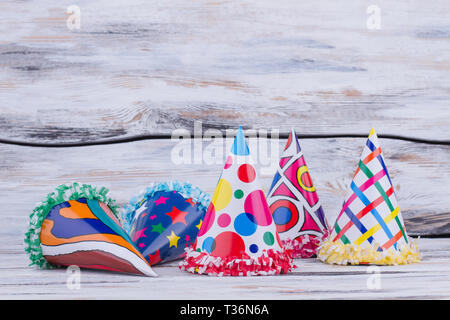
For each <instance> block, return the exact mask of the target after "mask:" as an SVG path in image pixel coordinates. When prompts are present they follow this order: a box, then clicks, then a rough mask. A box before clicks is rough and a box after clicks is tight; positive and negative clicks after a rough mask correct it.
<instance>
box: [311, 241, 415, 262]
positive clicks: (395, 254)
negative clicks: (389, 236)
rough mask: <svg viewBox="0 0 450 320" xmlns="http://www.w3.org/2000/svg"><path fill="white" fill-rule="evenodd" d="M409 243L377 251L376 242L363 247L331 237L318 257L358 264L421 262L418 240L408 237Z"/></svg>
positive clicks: (321, 247) (325, 260) (322, 245)
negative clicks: (397, 247) (336, 240)
mask: <svg viewBox="0 0 450 320" xmlns="http://www.w3.org/2000/svg"><path fill="white" fill-rule="evenodd" d="M408 240H409V243H408V244H405V245H403V246H401V247H400V248H399V249H400V250H398V251H397V250H395V249H393V248H389V249H388V250H384V251H377V248H378V247H379V246H378V245H376V244H372V245H370V246H366V247H362V246H359V245H356V244H343V243H341V242H333V241H331V240H329V239H327V240H325V241H323V242H322V244H321V245H320V247H319V252H318V254H317V258H318V259H319V260H321V261H323V262H325V263H329V264H341V265H347V264H351V265H357V264H376V265H400V264H410V263H416V262H420V252H419V247H418V246H417V242H416V241H414V240H411V239H408Z"/></svg>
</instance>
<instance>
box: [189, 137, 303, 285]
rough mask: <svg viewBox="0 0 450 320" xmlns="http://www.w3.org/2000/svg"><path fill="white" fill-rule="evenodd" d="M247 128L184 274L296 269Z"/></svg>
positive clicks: (224, 173) (238, 139)
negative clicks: (268, 198)
mask: <svg viewBox="0 0 450 320" xmlns="http://www.w3.org/2000/svg"><path fill="white" fill-rule="evenodd" d="M252 163H253V161H251V158H250V151H249V148H248V145H247V143H246V141H245V137H244V133H243V131H242V128H239V130H238V132H237V135H236V137H235V139H234V143H233V146H232V148H231V152H230V153H229V155H228V157H227V161H226V163H225V166H224V168H223V170H222V174H221V176H220V178H219V181H218V183H217V186H216V190H215V191H214V194H213V197H212V200H211V203H210V205H209V208H208V210H207V212H206V215H205V218H204V219H203V221H202V225H201V228H200V230H199V232H198V237H197V240H196V242H195V244H194V245H193V246H192V247H190V248H187V249H186V257H185V259H184V261H183V262H182V263H180V269H181V270H186V271H188V272H192V273H198V274H209V275H216V276H255V275H274V274H280V273H287V272H288V271H290V270H291V269H292V268H294V267H295V266H294V265H293V261H292V250H290V249H289V248H284V247H283V245H282V243H281V240H280V238H279V236H278V233H277V230H276V226H275V223H274V222H273V219H272V215H271V214H270V211H269V207H268V205H267V201H266V198H265V196H264V192H263V191H262V189H261V187H260V184H259V182H258V175H257V172H256V170H255V167H254V166H253V164H252Z"/></svg>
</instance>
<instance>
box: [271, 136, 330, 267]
mask: <svg viewBox="0 0 450 320" xmlns="http://www.w3.org/2000/svg"><path fill="white" fill-rule="evenodd" d="M267 202H268V204H269V209H270V212H271V213H272V216H273V219H274V221H275V224H276V226H277V231H278V233H279V235H280V238H281V241H282V242H283V243H284V244H285V245H286V244H289V245H292V247H293V257H294V258H310V257H313V256H315V255H316V253H317V248H318V246H319V244H320V242H321V240H323V238H325V237H326V236H327V234H328V229H329V228H328V223H327V221H326V218H325V215H324V213H323V209H322V206H321V204H320V201H319V197H318V196H317V193H316V189H315V187H314V185H313V183H312V180H311V177H310V175H309V170H308V167H307V166H306V162H305V158H304V156H303V152H302V150H301V148H300V144H299V143H298V139H297V135H296V134H295V131H294V129H292V130H291V133H290V134H289V138H288V141H287V143H286V147H285V148H284V151H283V153H282V155H281V158H280V162H279V165H278V167H277V172H276V173H275V176H274V179H273V182H272V186H271V187H270V191H269V194H268V196H267Z"/></svg>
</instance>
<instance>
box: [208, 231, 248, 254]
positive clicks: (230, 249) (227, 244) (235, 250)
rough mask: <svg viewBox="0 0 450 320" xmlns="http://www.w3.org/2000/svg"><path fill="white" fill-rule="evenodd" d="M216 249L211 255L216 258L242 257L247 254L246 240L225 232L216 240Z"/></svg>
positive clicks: (230, 232)
mask: <svg viewBox="0 0 450 320" xmlns="http://www.w3.org/2000/svg"><path fill="white" fill-rule="evenodd" d="M214 240H215V241H216V248H215V249H214V251H213V252H212V253H211V255H213V256H216V257H229V256H241V255H242V254H243V253H244V252H245V243H244V240H242V238H241V237H240V236H239V235H238V234H237V233H235V232H232V231H225V232H222V233H220V234H219V235H218V236H217V237H216V238H215V239H214Z"/></svg>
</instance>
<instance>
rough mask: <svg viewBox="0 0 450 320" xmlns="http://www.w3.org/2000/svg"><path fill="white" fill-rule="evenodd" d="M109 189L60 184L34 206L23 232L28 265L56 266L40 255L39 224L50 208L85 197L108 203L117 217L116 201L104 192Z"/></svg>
mask: <svg viewBox="0 0 450 320" xmlns="http://www.w3.org/2000/svg"><path fill="white" fill-rule="evenodd" d="M108 192H109V190H108V189H107V188H105V187H102V188H100V189H97V188H96V187H93V186H91V185H88V184H79V183H76V182H74V183H72V184H62V185H60V186H58V187H57V188H56V190H55V191H54V192H52V193H49V194H48V195H47V196H46V197H45V198H44V199H43V200H42V202H41V203H40V204H39V205H38V206H37V207H36V208H34V210H33V212H32V213H31V214H30V222H29V224H28V229H27V232H26V233H25V252H27V253H28V255H29V257H30V260H31V263H30V266H33V265H37V266H39V267H40V268H43V269H51V268H54V267H56V266H55V265H53V264H51V263H49V262H48V261H47V260H45V259H44V257H43V256H42V248H41V237H40V234H41V225H42V222H43V221H44V220H45V218H46V217H47V215H48V213H49V212H50V210H51V209H52V208H53V207H54V206H56V205H58V204H61V203H63V202H66V201H68V200H77V199H80V198H86V199H88V200H97V201H100V202H103V203H105V204H107V205H108V207H109V208H110V209H111V211H112V212H113V214H114V215H115V216H116V217H117V218H118V208H119V207H118V205H116V201H115V200H113V199H111V198H109V197H108V196H107V195H106V194H107V193H108Z"/></svg>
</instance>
